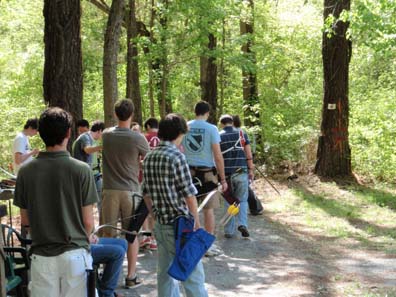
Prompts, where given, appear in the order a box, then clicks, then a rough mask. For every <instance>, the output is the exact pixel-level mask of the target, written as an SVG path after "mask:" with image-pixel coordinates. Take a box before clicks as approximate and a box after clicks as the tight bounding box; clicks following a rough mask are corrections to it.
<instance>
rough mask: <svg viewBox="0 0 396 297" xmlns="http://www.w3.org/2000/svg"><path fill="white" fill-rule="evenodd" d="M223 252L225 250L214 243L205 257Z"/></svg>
mask: <svg viewBox="0 0 396 297" xmlns="http://www.w3.org/2000/svg"><path fill="white" fill-rule="evenodd" d="M222 253H223V252H222V251H221V249H220V248H218V247H217V246H216V245H215V244H212V246H211V247H210V248H209V249H208V250H207V252H206V254H205V257H216V256H218V255H221V254H222Z"/></svg>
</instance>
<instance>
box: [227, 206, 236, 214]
mask: <svg viewBox="0 0 396 297" xmlns="http://www.w3.org/2000/svg"><path fill="white" fill-rule="evenodd" d="M227 212H228V214H229V215H231V216H235V215H237V214H238V212H239V207H238V206H236V205H235V204H232V205H230V206H229V207H228V209H227Z"/></svg>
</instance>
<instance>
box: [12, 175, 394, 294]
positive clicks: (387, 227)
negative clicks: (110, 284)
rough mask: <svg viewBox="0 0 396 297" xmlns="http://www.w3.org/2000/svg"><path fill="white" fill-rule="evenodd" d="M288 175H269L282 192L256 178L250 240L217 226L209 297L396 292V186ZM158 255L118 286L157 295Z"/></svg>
mask: <svg viewBox="0 0 396 297" xmlns="http://www.w3.org/2000/svg"><path fill="white" fill-rule="evenodd" d="M286 177H287V175H286V176H284V175H278V176H273V177H271V178H270V181H271V183H273V184H274V185H275V187H276V188H277V189H278V190H279V191H280V193H281V195H280V196H279V195H278V194H277V193H276V192H275V191H274V190H273V189H272V188H271V187H270V186H269V184H268V183H267V182H266V181H265V180H264V179H262V178H261V179H258V180H256V181H255V183H254V187H255V191H256V193H257V195H258V197H259V198H260V200H261V201H262V203H263V205H264V209H265V210H264V214H262V215H259V216H250V215H249V231H250V234H251V236H250V238H249V239H242V238H241V237H240V236H238V237H235V238H232V239H226V238H224V235H223V232H222V228H221V227H217V231H216V236H217V239H216V245H217V246H218V247H219V248H220V249H221V250H222V254H221V255H219V256H216V257H213V258H204V259H203V263H204V267H205V274H206V287H207V290H208V293H209V296H215V297H223V296H227V297H231V296H238V297H245V296H276V297H278V296H279V297H282V296H329V297H330V296H331V297H333V296H367V297H374V296H396V192H395V190H394V189H393V190H392V189H389V188H381V189H378V188H373V187H369V186H362V185H356V184H348V183H344V184H342V183H341V184H337V183H335V182H322V181H320V180H319V179H318V178H317V177H316V176H314V175H304V176H299V177H298V178H297V179H295V180H292V181H288V180H287V179H286ZM216 215H217V218H220V217H221V216H222V210H221V209H218V210H217V212H216ZM18 221H19V218H18V216H16V217H15V218H14V222H15V225H18ZM156 261H157V252H155V251H154V252H152V251H142V252H140V253H139V259H138V274H139V277H140V279H142V280H143V282H144V283H143V285H142V286H140V287H138V288H135V289H124V288H123V287H122V286H123V283H124V281H123V279H122V278H120V282H119V284H120V286H119V288H118V290H117V291H118V292H120V293H122V294H123V295H124V296H132V297H154V296H157V291H156ZM126 264H127V262H126V261H125V262H124V276H125V273H126Z"/></svg>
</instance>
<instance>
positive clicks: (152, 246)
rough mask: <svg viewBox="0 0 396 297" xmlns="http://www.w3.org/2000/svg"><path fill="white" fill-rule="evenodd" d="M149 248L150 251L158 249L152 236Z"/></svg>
mask: <svg viewBox="0 0 396 297" xmlns="http://www.w3.org/2000/svg"><path fill="white" fill-rule="evenodd" d="M149 249H150V251H156V250H157V249H158V247H157V241H156V240H155V239H154V238H153V239H151V241H150V245H149Z"/></svg>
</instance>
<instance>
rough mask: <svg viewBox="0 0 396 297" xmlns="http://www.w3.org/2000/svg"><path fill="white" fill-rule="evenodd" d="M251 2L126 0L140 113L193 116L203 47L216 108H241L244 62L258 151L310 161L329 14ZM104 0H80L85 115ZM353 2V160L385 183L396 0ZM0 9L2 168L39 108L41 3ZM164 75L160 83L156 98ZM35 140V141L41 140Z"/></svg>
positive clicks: (394, 124) (122, 53)
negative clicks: (134, 32) (253, 85)
mask: <svg viewBox="0 0 396 297" xmlns="http://www.w3.org/2000/svg"><path fill="white" fill-rule="evenodd" d="M93 2H96V3H99V4H100V5H102V6H101V7H100V8H99V7H98V6H97V5H93ZM127 2H128V1H125V3H126V4H127V5H128V3H127ZM248 2H249V1H240V0H238V1H237V0H217V1H210V0H199V1H178V0H153V1H148V0H145V1H143V0H136V1H134V3H135V6H136V22H137V29H138V36H137V37H134V38H133V42H134V43H135V44H136V45H137V47H136V49H137V53H138V54H137V56H136V57H135V58H134V59H136V61H137V62H138V63H137V64H136V65H138V67H139V82H140V94H141V98H142V102H141V104H142V105H141V106H142V107H141V114H142V118H143V120H144V119H146V118H148V117H149V116H151V115H152V113H153V112H154V115H155V116H157V117H159V116H160V102H161V101H160V100H166V102H165V103H166V105H167V108H168V109H169V108H171V109H172V110H173V111H175V112H179V113H181V114H183V115H184V116H185V117H186V118H192V116H193V112H192V111H193V105H194V103H195V102H196V101H198V100H199V99H200V98H201V88H200V57H202V56H204V57H208V58H213V59H214V60H215V64H216V66H217V70H218V73H217V77H218V81H217V102H218V106H217V108H218V110H221V111H222V112H224V113H231V114H240V115H243V114H244V112H243V111H244V108H246V106H245V102H244V100H243V86H242V71H245V73H246V72H247V73H252V74H254V75H255V76H256V79H257V90H258V93H257V103H256V104H254V105H253V106H251V108H252V110H253V114H254V112H257V114H258V115H259V123H260V125H256V126H254V125H253V126H251V127H249V130H250V131H251V132H253V131H254V132H255V133H256V134H257V135H259V136H260V139H261V141H262V142H261V143H262V144H261V145H260V146H259V147H258V148H257V155H258V156H259V157H260V158H261V159H262V160H263V161H265V162H266V163H267V164H268V165H270V166H277V165H278V164H279V163H280V162H282V161H284V160H288V161H291V162H295V163H300V164H303V165H306V166H312V165H313V164H314V162H315V158H316V146H317V139H318V135H319V133H320V122H321V109H322V102H323V95H324V93H323V69H322V57H321V47H322V45H321V39H322V32H327V31H329V30H330V31H331V29H332V28H331V19H328V20H327V21H323V16H322V15H323V1H319V0H297V1H292V0H284V1H255V2H254V10H253V11H252V12H251V13H252V16H249V15H248V14H249V10H248V9H246V4H247V3H248ZM111 4H112V3H111V1H109V0H106V1H105V0H101V1H93V0H92V1H88V0H84V1H81V6H82V17H81V41H82V59H83V116H84V118H87V119H88V120H90V121H92V120H95V119H97V118H100V119H104V111H103V110H104V109H103V98H104V95H103V79H102V77H103V48H104V44H105V39H104V38H105V32H106V26H107V22H108V13H109V10H107V9H109V8H110V7H111ZM351 5H352V6H351V10H350V12H345V13H343V14H341V16H340V18H342V19H343V20H347V21H348V22H349V24H350V26H349V29H348V32H347V38H349V39H350V40H351V41H352V42H353V50H352V57H351V61H350V65H349V104H350V108H349V142H350V146H351V151H352V153H351V156H352V168H353V170H354V171H355V172H357V173H360V174H363V175H367V176H369V177H372V178H377V179H383V180H389V181H390V180H392V178H393V176H394V175H395V174H396V162H395V161H396V155H395V154H394V149H393V148H394V145H395V142H396V140H395V139H396V137H395V134H396V132H395V131H396V113H395V112H394V110H395V108H396V100H395V98H396V91H395V90H396V86H395V84H396V83H395V80H394V77H395V75H396V64H395V62H394V61H396V59H395V58H396V57H395V56H396V51H395V49H396V19H395V18H396V3H395V2H394V1H389V0H388V1H386V0H356V1H352V3H351ZM0 16H1V17H0V32H1V33H0V34H1V37H2V38H1V39H0V81H1V83H2V88H1V89H0V103H1V106H2V108H1V109H0V116H1V117H2V119H3V120H2V125H1V133H0V147H1V151H0V152H1V153H0V165H1V166H3V167H6V166H7V164H9V163H10V160H11V142H12V139H13V137H14V136H15V134H16V132H17V131H19V130H21V129H22V126H23V123H24V122H25V121H26V119H27V118H28V117H31V116H38V115H39V113H40V111H41V110H42V109H43V108H44V107H45V104H44V100H43V87H42V85H43V65H44V42H43V40H44V35H43V34H44V17H43V1H42V0H32V1H16V0H5V1H1V2H0ZM250 17H252V18H253V20H254V33H252V34H241V30H240V25H241V22H244V21H246V20H249V18H250ZM165 20H166V22H164V21H165ZM126 21H127V19H126V18H124V20H123V26H122V29H121V36H120V48H119V51H118V56H117V60H116V63H117V72H116V75H117V87H118V96H119V97H124V96H125V94H126V77H127V49H128V46H127V43H126V40H127V30H126ZM210 34H212V35H213V37H214V38H216V41H217V43H216V47H215V48H214V49H212V50H209V49H208V46H207V44H208V36H209V35H210ZM252 35H253V36H252ZM247 40H254V42H253V43H252V45H251V51H252V52H254V58H255V59H252V58H251V56H250V55H246V53H244V52H243V50H242V46H243V45H245V44H246V42H247ZM164 61H165V62H164ZM158 65H161V67H157V66H158ZM164 65H165V66H166V67H165V68H164V67H162V66H164ZM164 74H165V78H164ZM220 78H221V79H220ZM161 79H162V81H161ZM161 82H162V83H166V94H162V95H163V98H162V99H161V93H160V91H159V90H160V89H159V88H158V84H159V83H161ZM156 84H157V85H156ZM153 86H154V87H153ZM253 124H254V123H253ZM33 142H36V143H37V144H39V143H40V141H39V140H38V139H37V138H36V139H33Z"/></svg>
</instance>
